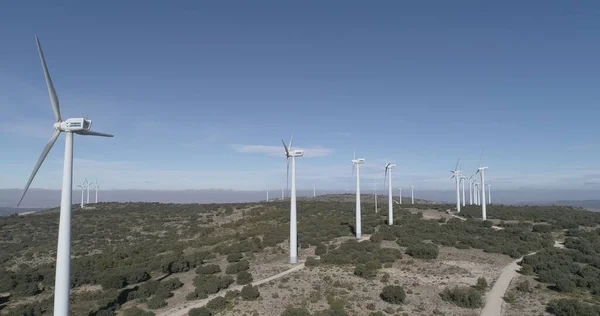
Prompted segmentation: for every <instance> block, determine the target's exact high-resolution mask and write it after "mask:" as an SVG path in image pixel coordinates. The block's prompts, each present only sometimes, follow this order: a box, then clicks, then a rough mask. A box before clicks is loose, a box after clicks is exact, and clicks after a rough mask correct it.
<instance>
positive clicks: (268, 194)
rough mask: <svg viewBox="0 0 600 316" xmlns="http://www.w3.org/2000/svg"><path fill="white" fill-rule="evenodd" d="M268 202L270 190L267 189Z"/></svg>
mask: <svg viewBox="0 0 600 316" xmlns="http://www.w3.org/2000/svg"><path fill="white" fill-rule="evenodd" d="M267 202H269V189H268V188H267Z"/></svg>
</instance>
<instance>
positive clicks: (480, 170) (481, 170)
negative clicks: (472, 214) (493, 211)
mask: <svg viewBox="0 0 600 316" xmlns="http://www.w3.org/2000/svg"><path fill="white" fill-rule="evenodd" d="M482 158H483V150H482V151H481V157H480V158H479V168H477V173H479V175H480V176H481V200H480V203H481V219H483V220H484V221H485V220H486V219H487V214H486V209H485V206H486V205H485V171H486V170H487V169H488V167H482V166H481V159H482Z"/></svg>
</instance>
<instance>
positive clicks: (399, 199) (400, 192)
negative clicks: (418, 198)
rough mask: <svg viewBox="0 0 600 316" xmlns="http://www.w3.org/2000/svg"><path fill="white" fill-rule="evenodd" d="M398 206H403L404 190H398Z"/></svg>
mask: <svg viewBox="0 0 600 316" xmlns="http://www.w3.org/2000/svg"><path fill="white" fill-rule="evenodd" d="M398 204H402V188H398Z"/></svg>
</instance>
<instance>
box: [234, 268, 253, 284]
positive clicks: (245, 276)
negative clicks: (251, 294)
mask: <svg viewBox="0 0 600 316" xmlns="http://www.w3.org/2000/svg"><path fill="white" fill-rule="evenodd" d="M236 279H237V280H236V283H237V284H239V285H245V284H248V283H252V274H250V273H249V272H248V271H242V272H238V274H237V277H236Z"/></svg>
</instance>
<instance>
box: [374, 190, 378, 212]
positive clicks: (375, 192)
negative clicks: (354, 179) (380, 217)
mask: <svg viewBox="0 0 600 316" xmlns="http://www.w3.org/2000/svg"><path fill="white" fill-rule="evenodd" d="M373 193H374V194H373V195H375V213H378V212H377V183H376V182H373Z"/></svg>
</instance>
